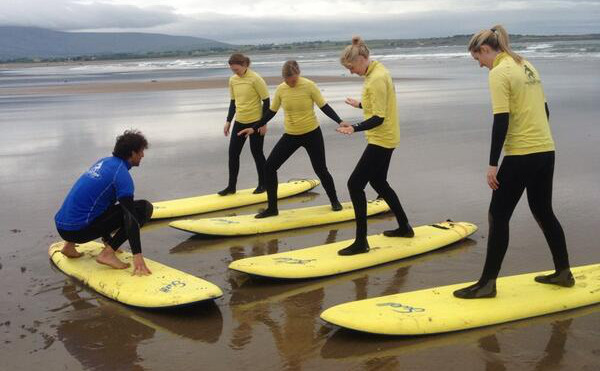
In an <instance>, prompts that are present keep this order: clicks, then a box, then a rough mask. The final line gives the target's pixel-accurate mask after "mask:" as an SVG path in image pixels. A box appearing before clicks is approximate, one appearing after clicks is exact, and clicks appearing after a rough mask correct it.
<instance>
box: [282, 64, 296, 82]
mask: <svg viewBox="0 0 600 371" xmlns="http://www.w3.org/2000/svg"><path fill="white" fill-rule="evenodd" d="M299 74H300V66H298V62H296V61H293V60H292V61H286V62H285V63H284V64H283V67H282V68H281V76H283V78H284V79H287V78H288V77H292V76H296V75H299Z"/></svg>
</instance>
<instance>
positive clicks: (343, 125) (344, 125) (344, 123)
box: [340, 121, 352, 127]
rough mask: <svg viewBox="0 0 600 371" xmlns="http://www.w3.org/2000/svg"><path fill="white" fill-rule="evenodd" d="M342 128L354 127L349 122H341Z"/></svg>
mask: <svg viewBox="0 0 600 371" xmlns="http://www.w3.org/2000/svg"><path fill="white" fill-rule="evenodd" d="M340 126H341V127H347V126H352V124H351V123H349V122H348V121H342V122H340Z"/></svg>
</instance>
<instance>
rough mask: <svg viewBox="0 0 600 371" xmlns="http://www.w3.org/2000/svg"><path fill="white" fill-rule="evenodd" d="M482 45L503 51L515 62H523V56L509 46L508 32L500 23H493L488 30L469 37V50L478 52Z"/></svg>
mask: <svg viewBox="0 0 600 371" xmlns="http://www.w3.org/2000/svg"><path fill="white" fill-rule="evenodd" d="M482 45H487V46H489V47H490V48H492V49H494V50H496V51H502V52H505V53H506V54H508V55H510V56H511V57H512V59H514V61H515V62H517V63H521V62H523V57H521V56H520V55H518V54H517V53H515V52H514V51H513V50H512V49H511V48H510V45H509V38H508V32H506V29H505V28H504V27H503V26H502V25H495V26H494V27H492V28H491V29H489V30H481V31H479V32H477V33H476V34H475V35H473V37H472V38H471V41H470V42H469V48H468V49H469V51H470V52H479V50H480V49H481V46H482Z"/></svg>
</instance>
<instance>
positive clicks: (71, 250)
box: [60, 241, 83, 259]
mask: <svg viewBox="0 0 600 371" xmlns="http://www.w3.org/2000/svg"><path fill="white" fill-rule="evenodd" d="M60 252H62V254H63V255H64V256H66V257H67V258H71V259H74V258H81V257H82V256H83V254H82V253H80V252H79V251H77V249H75V242H67V241H65V244H64V246H63V248H62V250H60Z"/></svg>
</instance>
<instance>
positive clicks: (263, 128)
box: [258, 125, 267, 136]
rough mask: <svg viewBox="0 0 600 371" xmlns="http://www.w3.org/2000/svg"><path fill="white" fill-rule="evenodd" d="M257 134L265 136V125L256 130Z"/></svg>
mask: <svg viewBox="0 0 600 371" xmlns="http://www.w3.org/2000/svg"><path fill="white" fill-rule="evenodd" d="M258 134H260V135H262V136H264V135H265V134H267V125H263V126H261V127H259V128H258Z"/></svg>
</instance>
